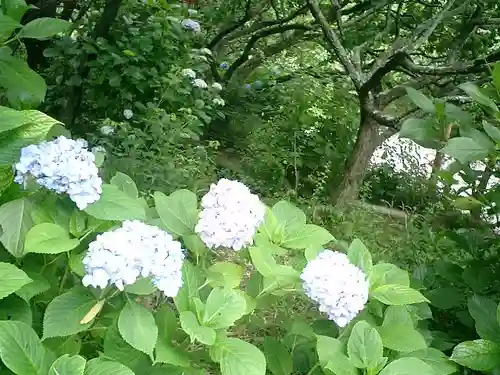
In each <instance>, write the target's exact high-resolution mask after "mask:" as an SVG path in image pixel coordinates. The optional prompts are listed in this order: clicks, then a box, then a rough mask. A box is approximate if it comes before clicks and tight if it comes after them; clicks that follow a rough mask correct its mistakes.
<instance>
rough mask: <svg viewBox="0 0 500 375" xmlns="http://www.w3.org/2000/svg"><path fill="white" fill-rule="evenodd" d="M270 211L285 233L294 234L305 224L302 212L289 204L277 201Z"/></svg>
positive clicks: (304, 216)
mask: <svg viewBox="0 0 500 375" xmlns="http://www.w3.org/2000/svg"><path fill="white" fill-rule="evenodd" d="M271 211H272V212H273V214H274V217H275V218H276V220H277V221H278V224H279V225H281V226H282V227H283V230H284V231H285V232H286V233H293V232H296V231H297V230H299V229H300V228H302V227H303V226H304V225H305V224H306V215H305V214H304V212H303V211H302V210H301V209H300V208H298V207H297V206H294V205H293V204H291V203H290V202H287V201H279V202H278V203H276V204H275V205H274V206H273V207H272V208H271Z"/></svg>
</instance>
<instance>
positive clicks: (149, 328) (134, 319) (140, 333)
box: [118, 300, 158, 355]
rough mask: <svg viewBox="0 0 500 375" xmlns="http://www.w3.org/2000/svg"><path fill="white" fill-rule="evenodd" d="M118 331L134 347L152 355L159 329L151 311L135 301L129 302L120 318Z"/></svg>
mask: <svg viewBox="0 0 500 375" xmlns="http://www.w3.org/2000/svg"><path fill="white" fill-rule="evenodd" d="M118 329H119V331H120V334H121V335H122V337H123V339H124V340H125V341H126V342H127V343H128V344H129V345H131V346H132V347H134V348H135V349H137V350H140V351H141V352H143V353H146V354H149V355H152V354H153V350H154V348H155V345H156V340H157V339H158V327H157V326H156V323H155V319H154V317H153V314H152V313H151V311H149V310H148V309H146V308H145V307H144V306H142V305H140V304H138V303H137V302H134V301H131V300H129V301H127V303H126V304H125V306H124V307H123V309H122V311H121V312H120V316H119V318H118Z"/></svg>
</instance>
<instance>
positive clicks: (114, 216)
mask: <svg viewBox="0 0 500 375" xmlns="http://www.w3.org/2000/svg"><path fill="white" fill-rule="evenodd" d="M85 212H86V213H88V214H89V215H91V216H93V217H95V218H96V219H101V220H120V221H122V220H146V210H145V208H144V206H143V205H142V203H141V202H140V201H139V200H138V199H134V198H132V197H130V195H128V194H127V193H125V192H123V191H122V190H120V188H119V187H118V186H116V185H107V184H104V185H102V194H101V197H100V199H99V200H98V201H97V202H95V203H92V204H91V205H89V206H87V208H86V209H85Z"/></svg>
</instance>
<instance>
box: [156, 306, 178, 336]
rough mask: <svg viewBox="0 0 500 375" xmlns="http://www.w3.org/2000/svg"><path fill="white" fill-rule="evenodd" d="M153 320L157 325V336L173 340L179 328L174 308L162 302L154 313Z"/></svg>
mask: <svg viewBox="0 0 500 375" xmlns="http://www.w3.org/2000/svg"><path fill="white" fill-rule="evenodd" d="M155 322H156V325H157V326H158V337H161V338H162V339H168V340H175V339H176V338H177V335H178V333H179V332H180V330H178V328H179V322H178V319H177V316H176V313H175V311H174V308H173V307H171V306H169V305H167V304H164V305H163V306H161V307H160V309H159V310H158V311H157V312H156V314H155Z"/></svg>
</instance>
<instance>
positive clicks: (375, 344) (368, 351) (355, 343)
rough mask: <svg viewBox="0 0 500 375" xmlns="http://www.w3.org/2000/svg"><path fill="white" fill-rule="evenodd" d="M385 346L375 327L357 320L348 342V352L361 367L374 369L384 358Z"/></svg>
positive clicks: (351, 359)
mask: <svg viewBox="0 0 500 375" xmlns="http://www.w3.org/2000/svg"><path fill="white" fill-rule="evenodd" d="M383 351H384V347H383V345H382V339H381V337H380V335H379V333H378V332H377V330H376V329H375V328H373V327H372V326H371V325H370V324H368V323H367V322H365V321H363V320H361V321H359V322H357V323H356V324H355V325H354V327H353V329H352V331H351V335H350V336H349V341H348V342H347V354H348V355H349V359H350V361H351V362H352V364H353V365H354V366H356V367H357V368H359V369H372V368H375V367H376V366H377V364H378V363H379V362H380V361H381V360H382V357H383V355H382V354H383Z"/></svg>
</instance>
